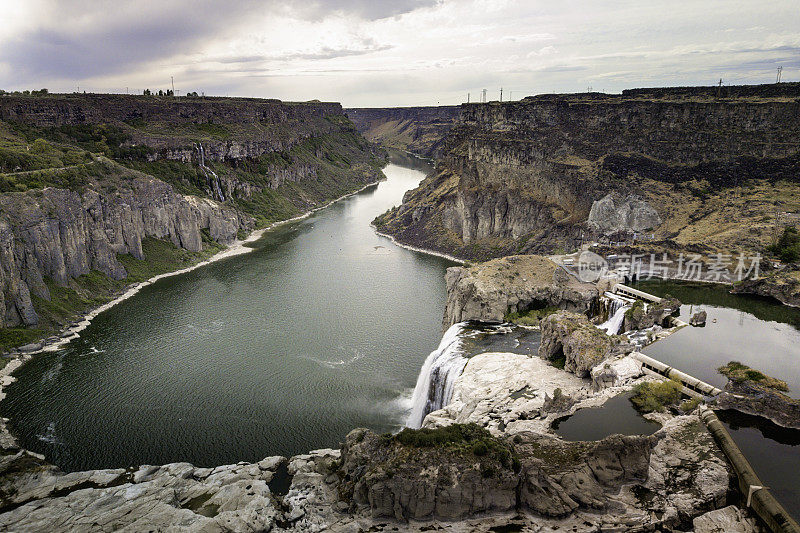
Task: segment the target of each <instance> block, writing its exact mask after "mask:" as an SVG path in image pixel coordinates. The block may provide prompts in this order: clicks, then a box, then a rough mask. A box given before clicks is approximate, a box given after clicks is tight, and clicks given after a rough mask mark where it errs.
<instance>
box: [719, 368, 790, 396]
mask: <svg viewBox="0 0 800 533" xmlns="http://www.w3.org/2000/svg"><path fill="white" fill-rule="evenodd" d="M717 371H718V372H719V373H720V374H722V375H723V376H725V377H727V378H728V379H729V380H731V381H733V382H734V383H744V382H745V381H752V382H754V383H758V384H760V385H763V386H765V387H769V388H771V389H775V390H780V391H787V390H789V386H788V385H787V384H786V382H785V381H783V380H781V379H777V378H773V377H771V376H767V375H766V374H764V373H763V372H759V371H758V370H753V369H752V368H750V367H749V366H747V365H743V364H742V363H740V362H738V361H731V362H730V363H728V364H727V365H725V366H721V367H719V368H718V369H717Z"/></svg>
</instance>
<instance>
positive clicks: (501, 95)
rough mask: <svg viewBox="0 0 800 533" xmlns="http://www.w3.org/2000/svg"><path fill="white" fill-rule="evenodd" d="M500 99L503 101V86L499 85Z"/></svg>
mask: <svg viewBox="0 0 800 533" xmlns="http://www.w3.org/2000/svg"><path fill="white" fill-rule="evenodd" d="M500 101H501V102H502V101H503V88H502V87H500Z"/></svg>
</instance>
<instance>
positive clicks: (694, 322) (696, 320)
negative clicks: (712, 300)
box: [689, 309, 708, 326]
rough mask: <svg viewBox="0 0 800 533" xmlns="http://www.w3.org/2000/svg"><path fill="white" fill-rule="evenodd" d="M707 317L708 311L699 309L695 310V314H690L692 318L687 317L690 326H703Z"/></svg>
mask: <svg viewBox="0 0 800 533" xmlns="http://www.w3.org/2000/svg"><path fill="white" fill-rule="evenodd" d="M707 319H708V313H706V312H705V310H703V309H701V310H700V311H697V312H696V313H695V314H693V315H692V318H690V319H689V325H690V326H705V325H706V320H707Z"/></svg>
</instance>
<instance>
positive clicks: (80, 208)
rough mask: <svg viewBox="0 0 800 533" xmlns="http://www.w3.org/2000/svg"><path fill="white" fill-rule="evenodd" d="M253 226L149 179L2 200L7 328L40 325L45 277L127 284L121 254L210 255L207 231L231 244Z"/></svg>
mask: <svg viewBox="0 0 800 533" xmlns="http://www.w3.org/2000/svg"><path fill="white" fill-rule="evenodd" d="M252 226H253V221H252V219H251V218H250V217H248V216H246V215H242V214H239V213H238V212H237V211H235V210H234V209H231V208H229V207H226V206H223V205H221V204H219V203H217V202H215V201H213V200H209V199H201V198H196V197H185V196H182V195H180V194H178V193H176V192H175V191H174V190H173V189H172V187H171V186H169V185H168V184H166V183H164V182H163V181H160V180H157V179H155V178H152V177H149V176H144V175H142V176H140V177H137V178H135V179H133V180H131V181H130V182H129V187H128V188H126V189H125V190H122V191H117V192H114V193H109V192H98V191H97V190H94V189H86V190H85V191H83V192H77V191H70V190H66V189H56V188H46V189H43V190H40V191H28V192H25V193H11V194H3V195H0V282H2V292H1V294H0V309H2V310H3V311H4V313H3V317H2V322H0V326H2V327H11V326H18V325H26V326H31V325H34V324H36V323H37V322H38V317H37V316H36V312H35V311H34V309H33V304H32V301H31V295H36V296H39V297H40V298H44V299H47V300H49V299H50V294H49V291H48V288H47V285H46V284H45V282H44V279H45V278H50V279H52V280H53V281H54V282H55V283H57V284H59V285H67V284H68V283H69V280H70V279H72V278H76V277H78V276H81V275H83V274H88V273H90V272H91V271H93V270H96V271H99V272H102V273H103V274H105V275H106V276H108V277H110V278H112V279H117V280H119V279H124V278H125V277H126V276H127V273H126V271H125V268H124V267H123V266H122V264H121V263H120V262H119V260H118V258H117V254H130V255H132V256H133V257H135V258H137V259H145V257H144V254H143V252H142V240H143V239H145V238H147V237H152V238H156V239H166V240H169V241H171V242H172V243H173V244H174V245H175V246H177V247H179V248H183V249H186V250H188V251H191V252H199V251H200V250H201V249H202V246H203V245H202V236H201V233H200V230H201V229H208V231H209V235H210V236H211V238H212V239H214V240H216V241H218V242H220V243H223V244H230V243H231V242H233V240H235V239H236V235H237V232H238V231H239V229H249V228H252Z"/></svg>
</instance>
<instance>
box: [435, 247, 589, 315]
mask: <svg viewBox="0 0 800 533" xmlns="http://www.w3.org/2000/svg"><path fill="white" fill-rule="evenodd" d="M445 279H446V281H447V307H446V309H445V313H444V320H443V325H444V328H445V329H447V328H448V327H450V326H452V325H453V324H455V323H457V322H462V321H465V320H481V321H485V322H503V321H505V320H506V318H507V317H508V316H509V315H510V314H512V313H516V314H524V313H525V312H527V311H531V310H534V311H535V310H542V309H545V308H560V309H566V310H569V311H575V312H578V313H589V312H590V310H591V309H592V308H593V307H596V305H597V299H598V296H599V294H598V291H597V288H596V287H595V286H594V285H592V284H590V283H583V282H581V281H579V280H577V279H576V278H574V277H572V276H570V275H569V274H567V273H566V272H565V271H564V270H563V269H561V268H560V267H559V266H557V265H556V264H555V263H553V262H552V261H550V260H549V259H547V258H546V257H541V256H536V255H520V256H510V257H503V258H500V259H494V260H492V261H488V262H486V263H483V264H479V265H474V266H468V267H450V268H448V269H447V275H446V276H445Z"/></svg>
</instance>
